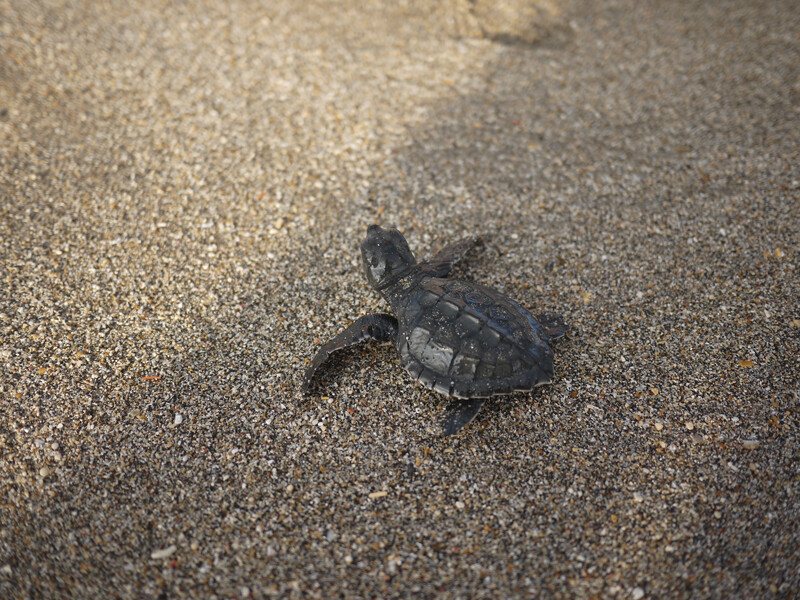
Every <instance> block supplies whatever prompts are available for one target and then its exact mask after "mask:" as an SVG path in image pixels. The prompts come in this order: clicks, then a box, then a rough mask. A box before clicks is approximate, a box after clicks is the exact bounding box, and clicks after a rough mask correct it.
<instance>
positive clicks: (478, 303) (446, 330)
mask: <svg viewBox="0 0 800 600" xmlns="http://www.w3.org/2000/svg"><path fill="white" fill-rule="evenodd" d="M479 241H480V239H479V238H467V239H464V240H461V241H459V242H457V243H455V244H452V245H450V246H447V247H446V248H444V249H443V250H441V251H440V252H438V253H437V254H436V255H434V256H433V257H432V258H431V259H430V260H428V261H424V262H421V263H418V262H417V261H416V259H415V258H414V255H413V254H412V252H411V249H410V248H409V247H408V242H406V239H405V238H404V237H403V234H402V233H400V232H399V231H398V230H397V229H383V228H382V227H380V226H378V225H370V226H369V227H368V228H367V237H366V239H364V241H363V242H362V243H361V256H362V258H363V260H364V269H365V271H366V275H367V280H369V283H370V285H372V287H373V288H375V289H376V290H378V292H380V294H381V295H382V296H383V298H384V299H385V300H386V302H388V303H389V305H390V306H391V308H392V312H394V314H395V315H396V317H395V316H392V315H391V314H386V313H381V314H373V315H366V316H363V317H361V318H360V319H358V320H357V321H355V322H354V323H353V324H352V325H350V326H349V327H348V328H347V329H345V330H344V331H342V332H341V333H340V334H339V335H337V336H336V337H334V338H333V339H332V340H330V341H328V342H327V343H325V344H324V345H323V346H322V347H321V348H320V349H319V351H318V352H317V354H316V356H314V359H313V360H312V361H311V365H310V366H309V367H308V369H307V370H306V373H305V377H304V380H303V391H304V392H308V390H309V389H310V387H311V382H312V380H313V377H314V373H316V371H317V369H319V367H320V366H321V365H322V363H324V362H325V360H327V358H328V357H329V356H330V355H331V353H332V352H335V351H336V350H339V349H341V348H345V347H347V346H351V345H353V344H356V343H358V342H360V341H362V340H367V339H374V340H379V341H392V342H394V344H395V346H396V347H397V351H398V352H399V353H400V361H401V362H402V364H403V366H404V367H405V368H406V370H407V371H408V372H409V373H410V374H411V376H412V377H414V379H416V380H417V381H419V382H420V383H422V384H423V385H425V386H426V387H428V388H432V389H434V390H436V391H437V392H439V393H441V394H445V395H447V396H455V397H456V398H459V400H457V401H455V402H453V403H452V404H450V406H448V408H447V416H446V418H445V421H444V430H445V434H446V435H452V434H454V433H456V432H458V431H459V430H460V429H461V428H462V427H464V426H465V425H467V424H468V423H469V422H470V421H472V419H474V418H475V415H477V414H478V411H479V410H480V409H481V407H482V406H483V404H484V402H486V399H487V398H488V397H490V396H493V395H495V394H509V393H511V392H514V391H528V390H532V389H533V388H534V387H536V386H539V385H543V384H546V383H550V381H551V380H552V378H553V353H552V352H551V350H550V347H549V346H548V345H547V343H548V342H549V341H551V340H554V339H556V338H559V337H561V336H562V335H564V333H565V332H566V331H567V326H566V325H565V324H564V319H563V317H562V316H561V315H558V314H553V313H543V314H539V315H536V316H534V315H532V314H530V313H529V312H528V311H527V310H525V309H524V308H522V307H521V306H520V305H519V304H517V303H516V302H514V301H513V300H511V299H510V298H508V297H507V296H505V295H504V294H501V293H500V292H498V291H497V290H493V289H492V288H489V287H486V286H483V285H480V284H477V283H471V282H466V281H459V280H457V279H445V277H446V276H447V275H448V273H450V271H451V270H452V268H453V266H454V265H455V264H456V263H457V262H458V261H459V260H461V259H462V258H463V257H464V256H465V255H466V254H467V252H468V251H469V250H470V249H471V248H472V246H474V245H475V244H477V243H479Z"/></svg>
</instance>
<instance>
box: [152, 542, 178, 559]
mask: <svg viewBox="0 0 800 600" xmlns="http://www.w3.org/2000/svg"><path fill="white" fill-rule="evenodd" d="M177 549H178V548H177V546H175V544H172V545H171V546H168V547H167V548H163V549H161V550H154V551H153V553H152V554H151V555H150V558H152V559H153V560H159V559H161V558H168V557H170V556H172V555H173V554H175V551H176V550H177Z"/></svg>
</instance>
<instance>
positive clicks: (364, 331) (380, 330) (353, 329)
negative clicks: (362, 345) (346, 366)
mask: <svg viewBox="0 0 800 600" xmlns="http://www.w3.org/2000/svg"><path fill="white" fill-rule="evenodd" d="M396 337H397V319H395V318H394V317H393V316H392V315H390V314H386V313H379V314H374V315H366V316H363V317H361V318H360V319H358V320H357V321H355V322H354V323H353V324H352V325H350V327H348V328H347V329H345V330H344V331H342V332H341V333H340V334H339V335H337V336H336V337H335V338H333V339H332V340H329V341H327V342H325V343H324V344H323V345H322V347H321V348H320V349H319V350H318V351H317V354H316V355H315V356H314V360H312V361H311V365H310V366H309V367H308V369H306V372H305V375H304V376H303V393H304V394H305V393H308V391H309V389H310V388H311V381H312V380H313V378H314V373H316V372H317V369H319V368H320V366H321V365H322V363H324V362H325V361H326V360H328V357H329V356H330V355H331V354H333V353H334V352H336V351H337V350H341V349H342V348H347V347H348V346H353V345H354V344H357V343H359V342H361V341H363V340H378V341H381V342H384V341H390V340H391V341H394V339H395V338H396Z"/></svg>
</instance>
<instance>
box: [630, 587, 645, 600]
mask: <svg viewBox="0 0 800 600" xmlns="http://www.w3.org/2000/svg"><path fill="white" fill-rule="evenodd" d="M631 598H633V600H642V598H644V590H643V589H642V588H640V587H635V588H633V591H632V592H631Z"/></svg>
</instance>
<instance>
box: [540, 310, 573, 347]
mask: <svg viewBox="0 0 800 600" xmlns="http://www.w3.org/2000/svg"><path fill="white" fill-rule="evenodd" d="M536 320H537V321H539V325H541V326H542V329H543V330H544V334H545V335H546V336H547V341H550V340H557V339H558V338H560V337H563V335H564V334H565V333H567V324H566V323H564V317H563V316H562V315H559V314H558V313H542V314H540V315H536Z"/></svg>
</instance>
